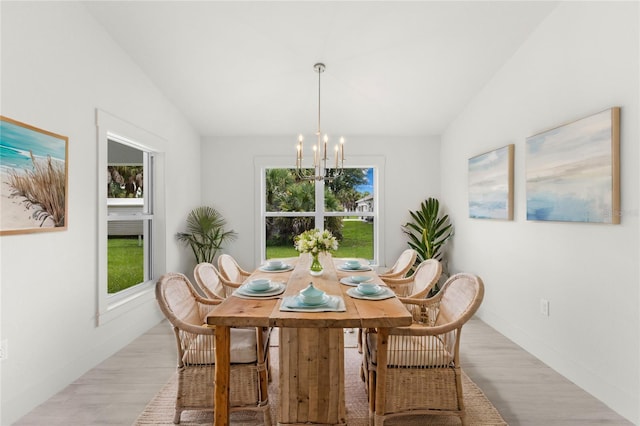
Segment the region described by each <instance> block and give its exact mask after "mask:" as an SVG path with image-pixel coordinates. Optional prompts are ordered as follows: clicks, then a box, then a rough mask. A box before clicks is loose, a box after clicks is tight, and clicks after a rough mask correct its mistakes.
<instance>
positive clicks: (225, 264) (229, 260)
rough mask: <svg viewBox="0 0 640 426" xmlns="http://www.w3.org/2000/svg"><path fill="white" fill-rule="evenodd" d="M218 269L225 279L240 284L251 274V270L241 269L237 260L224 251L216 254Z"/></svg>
mask: <svg viewBox="0 0 640 426" xmlns="http://www.w3.org/2000/svg"><path fill="white" fill-rule="evenodd" d="M218 271H220V275H222V277H223V278H225V279H226V280H227V281H229V282H232V283H240V284H242V283H243V282H244V280H246V279H247V278H249V276H250V275H251V272H249V271H246V270H244V269H242V268H241V267H240V265H238V262H236V260H235V259H234V258H233V257H232V256H231V255H230V254H226V253H223V254H221V255H220V256H218Z"/></svg>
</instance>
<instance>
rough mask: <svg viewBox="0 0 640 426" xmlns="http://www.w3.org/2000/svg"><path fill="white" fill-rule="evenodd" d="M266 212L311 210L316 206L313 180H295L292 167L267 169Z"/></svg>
mask: <svg viewBox="0 0 640 426" xmlns="http://www.w3.org/2000/svg"><path fill="white" fill-rule="evenodd" d="M265 191H266V193H265V200H266V211H267V212H312V211H314V210H315V208H316V202H315V186H314V182H313V181H297V180H296V175H295V170H293V169H267V170H266V175H265Z"/></svg>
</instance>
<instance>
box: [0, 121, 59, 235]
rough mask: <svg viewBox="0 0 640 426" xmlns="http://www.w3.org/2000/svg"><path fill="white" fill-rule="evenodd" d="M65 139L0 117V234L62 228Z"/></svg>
mask: <svg viewBox="0 0 640 426" xmlns="http://www.w3.org/2000/svg"><path fill="white" fill-rule="evenodd" d="M68 145H69V139H68V138H67V137H66V136H61V135H57V134H55V133H52V132H48V131H46V130H42V129H38V128H36V127H33V126H30V125H28V124H25V123H21V122H19V121H16V120H12V119H10V118H7V117H4V116H0V169H1V170H0V171H1V172H2V186H1V188H0V196H1V198H0V200H1V201H0V235H10V234H24V233H33V232H48V231H62V230H66V229H67V221H68V215H67V210H68V202H67V181H68V150H69V146H68Z"/></svg>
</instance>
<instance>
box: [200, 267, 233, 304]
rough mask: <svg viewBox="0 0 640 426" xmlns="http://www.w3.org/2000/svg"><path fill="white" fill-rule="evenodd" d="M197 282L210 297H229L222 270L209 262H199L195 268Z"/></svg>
mask: <svg viewBox="0 0 640 426" xmlns="http://www.w3.org/2000/svg"><path fill="white" fill-rule="evenodd" d="M193 277H194V278H195V280H196V284H197V285H198V286H199V287H200V289H201V290H202V292H203V293H204V294H205V296H207V297H208V298H209V299H224V298H226V297H227V294H226V290H225V287H224V285H223V283H222V281H221V280H220V272H219V271H218V268H216V267H215V266H214V265H213V264H211V263H209V262H202V263H198V264H197V265H196V266H195V268H193Z"/></svg>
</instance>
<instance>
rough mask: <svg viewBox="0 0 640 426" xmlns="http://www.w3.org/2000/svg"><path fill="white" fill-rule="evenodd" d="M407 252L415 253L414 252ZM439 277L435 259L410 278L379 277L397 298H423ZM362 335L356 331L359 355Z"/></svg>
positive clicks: (438, 265) (424, 263) (440, 270)
mask: <svg viewBox="0 0 640 426" xmlns="http://www.w3.org/2000/svg"><path fill="white" fill-rule="evenodd" d="M409 250H412V251H413V252H414V253H415V250H413V249H409ZM409 250H405V251H404V253H403V254H405V253H407V254H410V253H408V252H409ZM401 257H402V256H401ZM412 265H413V263H412ZM440 275H442V264H441V263H440V262H439V261H438V260H436V259H427V260H425V261H423V262H422V263H420V264H419V265H418V266H417V267H416V270H415V272H414V273H413V275H411V276H410V277H405V278H388V277H386V276H383V275H381V276H380V278H382V281H383V282H384V283H385V284H386V285H387V286H388V287H389V288H390V289H391V290H393V292H394V293H396V295H397V296H398V297H410V298H424V297H426V296H427V295H428V294H429V292H430V291H431V289H432V288H433V287H434V286H435V285H436V284H437V283H438V280H439V279H440ZM363 333H364V331H363V330H362V329H361V328H360V329H358V352H360V353H362V339H363Z"/></svg>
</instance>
